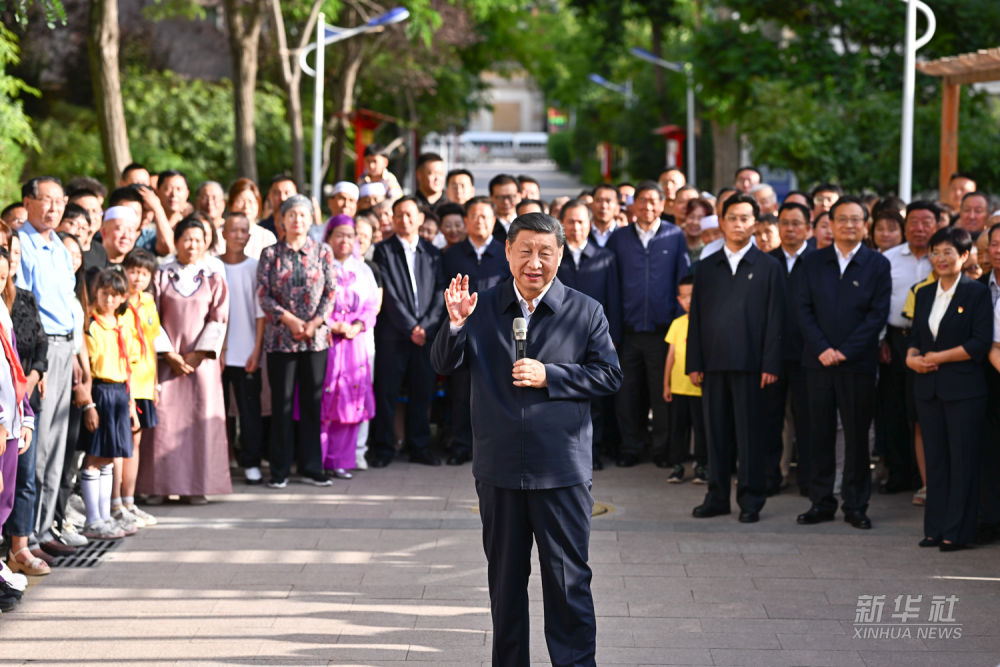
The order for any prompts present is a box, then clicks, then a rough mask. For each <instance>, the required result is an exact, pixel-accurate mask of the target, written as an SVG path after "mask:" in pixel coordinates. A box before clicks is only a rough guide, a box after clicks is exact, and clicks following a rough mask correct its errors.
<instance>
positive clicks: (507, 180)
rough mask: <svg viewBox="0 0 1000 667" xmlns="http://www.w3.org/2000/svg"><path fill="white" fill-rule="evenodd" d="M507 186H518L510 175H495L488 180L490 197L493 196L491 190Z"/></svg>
mask: <svg viewBox="0 0 1000 667" xmlns="http://www.w3.org/2000/svg"><path fill="white" fill-rule="evenodd" d="M509 184H513V185H514V186H518V182H517V179H516V178H514V177H513V176H511V175H510V174H497V175H496V176H494V177H493V178H491V179H490V184H489V191H490V194H491V195H492V194H493V188H496V187H499V186H501V185H509Z"/></svg>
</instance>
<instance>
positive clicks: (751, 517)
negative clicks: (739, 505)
mask: <svg viewBox="0 0 1000 667" xmlns="http://www.w3.org/2000/svg"><path fill="white" fill-rule="evenodd" d="M758 521H760V512H740V523H757V522H758Z"/></svg>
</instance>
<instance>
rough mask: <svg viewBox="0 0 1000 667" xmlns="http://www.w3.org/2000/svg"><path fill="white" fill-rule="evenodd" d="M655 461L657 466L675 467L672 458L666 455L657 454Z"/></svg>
mask: <svg viewBox="0 0 1000 667" xmlns="http://www.w3.org/2000/svg"><path fill="white" fill-rule="evenodd" d="M653 463H654V464H656V467H657V468H673V464H671V463H670V459H668V458H667V457H665V456H657V457H656V458H654V459H653Z"/></svg>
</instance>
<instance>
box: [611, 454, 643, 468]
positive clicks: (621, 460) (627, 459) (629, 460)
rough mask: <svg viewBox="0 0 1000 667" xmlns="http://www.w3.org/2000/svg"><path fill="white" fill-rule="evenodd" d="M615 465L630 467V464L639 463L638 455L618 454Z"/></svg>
mask: <svg viewBox="0 0 1000 667" xmlns="http://www.w3.org/2000/svg"><path fill="white" fill-rule="evenodd" d="M615 465H616V466H618V467H619V468H631V467H632V466H636V465H639V457H638V456H636V455H635V454H619V455H618V460H617V461H615Z"/></svg>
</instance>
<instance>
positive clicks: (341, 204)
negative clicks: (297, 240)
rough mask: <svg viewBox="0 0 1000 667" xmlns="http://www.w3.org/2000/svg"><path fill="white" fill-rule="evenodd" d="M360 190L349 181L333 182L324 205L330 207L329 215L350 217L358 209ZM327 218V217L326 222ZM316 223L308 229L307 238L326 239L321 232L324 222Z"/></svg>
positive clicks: (324, 230) (324, 229)
mask: <svg viewBox="0 0 1000 667" xmlns="http://www.w3.org/2000/svg"><path fill="white" fill-rule="evenodd" d="M359 194H360V191H359V189H358V186H356V185H355V184H354V183H351V182H350V181H339V182H337V183H334V184H333V189H332V190H331V191H330V196H329V197H327V199H326V205H327V207H328V208H329V209H330V217H331V218H332V217H334V216H337V215H346V216H349V217H351V218H353V217H354V214H355V213H356V212H357V210H358V195H359ZM328 221H329V219H327V222H328ZM316 223H317V224H315V225H313V226H312V228H311V229H310V230H309V238H311V239H312V240H313V241H317V242H319V243H322V242H324V241H326V239H325V238H323V234H325V233H326V222H319V220H317V221H316Z"/></svg>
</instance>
